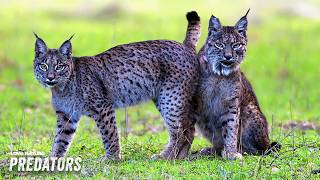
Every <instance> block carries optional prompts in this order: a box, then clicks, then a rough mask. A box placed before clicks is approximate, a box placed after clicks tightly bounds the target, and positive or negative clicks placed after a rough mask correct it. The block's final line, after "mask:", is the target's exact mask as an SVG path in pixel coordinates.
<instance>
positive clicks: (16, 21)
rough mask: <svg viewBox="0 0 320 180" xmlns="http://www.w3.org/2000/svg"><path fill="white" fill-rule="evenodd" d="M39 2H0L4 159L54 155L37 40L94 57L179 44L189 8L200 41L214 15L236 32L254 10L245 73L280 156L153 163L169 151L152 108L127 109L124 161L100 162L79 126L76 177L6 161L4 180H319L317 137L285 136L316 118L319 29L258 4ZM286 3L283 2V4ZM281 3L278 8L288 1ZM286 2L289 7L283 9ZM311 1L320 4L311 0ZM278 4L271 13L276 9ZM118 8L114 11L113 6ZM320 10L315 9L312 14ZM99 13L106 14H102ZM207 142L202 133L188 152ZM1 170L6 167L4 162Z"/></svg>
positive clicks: (89, 124)
mask: <svg viewBox="0 0 320 180" xmlns="http://www.w3.org/2000/svg"><path fill="white" fill-rule="evenodd" d="M63 2H64V1H61V0H60V1H57V2H55V3H52V4H49V5H46V4H45V3H43V2H42V1H39V0H38V1H32V3H31V1H20V2H18V1H12V2H10V3H9V2H0V17H1V19H0V128H1V129H0V160H5V159H8V158H9V156H8V155H7V153H8V152H10V151H18V150H21V151H43V152H45V153H47V154H48V153H49V151H50V149H51V143H52V140H53V137H54V132H55V122H56V120H55V115H54V112H53V109H52V107H51V103H50V97H51V95H50V92H48V91H47V90H45V89H43V88H42V87H41V86H40V85H39V84H38V83H37V82H36V80H35V78H34V76H33V69H32V66H33V65H32V60H33V56H34V41H35V38H34V36H33V35H32V31H35V32H37V33H38V34H39V35H40V36H41V37H42V38H43V39H44V40H45V41H46V42H47V44H48V46H49V47H52V48H54V47H55V48H57V47H58V46H59V45H60V44H61V43H62V42H63V41H64V40H65V39H67V38H68V37H69V36H70V35H72V34H73V33H75V37H74V39H73V40H72V43H73V49H74V55H76V56H84V55H94V54H97V53H99V52H101V51H104V50H106V49H108V48H111V47H112V46H115V45H118V44H123V43H129V42H135V41H142V40H148V39H172V40H177V41H182V40H183V38H184V34H185V29H186V20H185V17H184V14H185V13H186V12H187V11H189V10H192V9H195V10H197V11H198V12H199V14H200V16H201V20H202V37H201V41H200V43H199V46H198V49H199V48H200V47H201V45H202V44H203V42H204V40H205V38H206V35H207V22H208V18H209V17H210V15H211V14H212V13H214V14H215V15H216V16H218V17H220V20H221V21H222V23H223V24H234V23H235V22H236V21H237V20H238V18H240V17H241V16H242V15H243V14H244V13H245V12H246V9H247V8H248V7H250V8H251V12H250V15H249V16H250V18H249V32H248V33H249V34H248V36H249V40H250V41H249V47H248V53H247V58H246V60H245V62H244V64H243V65H242V69H243V71H244V72H245V74H246V75H247V77H248V78H249V80H250V81H251V82H252V84H253V86H254V89H255V91H256V94H257V97H258V99H259V102H260V104H261V107H262V110H263V112H264V113H265V115H266V117H267V119H268V121H269V125H270V126H271V132H270V136H271V139H272V140H273V141H279V142H280V143H281V144H282V145H283V148H282V149H281V151H280V152H279V153H278V154H273V155H270V156H266V157H259V156H245V157H244V159H243V161H239V160H238V161H226V160H223V159H221V158H218V157H210V158H207V157H202V158H199V159H194V158H192V157H190V158H188V159H186V160H177V161H154V160H151V158H150V157H151V156H152V155H153V154H155V153H158V152H160V151H161V149H163V147H164V146H165V144H166V142H167V139H168V135H167V132H166V130H165V129H164V128H163V122H162V120H161V118H160V115H159V113H158V112H157V110H156V108H155V107H154V105H153V104H152V103H146V104H143V105H139V106H136V107H130V108H128V119H129V125H127V126H128V129H129V135H128V138H125V136H124V129H125V123H124V119H125V111H124V110H118V111H117V123H118V128H119V130H120V133H121V147H122V156H123V160H122V161H121V162H119V163H112V162H109V163H101V162H100V160H99V159H100V158H101V157H102V156H103V155H104V150H103V146H102V142H101V140H100V137H99V134H98V131H97V129H96V127H95V124H94V122H93V121H92V120H90V119H89V118H85V117H84V118H82V120H81V122H80V125H79V128H78V130H77V134H76V136H75V138H74V140H73V143H72V145H71V148H70V150H69V153H68V156H81V157H82V158H83V163H82V166H83V168H82V170H81V172H77V173H75V172H74V173H61V172H54V173H40V174H36V173H24V174H19V173H18V172H16V171H13V172H8V167H7V164H6V163H0V168H1V169H0V177H11V178H19V177H20V176H31V177H33V176H42V177H47V178H54V177H58V178H63V177H65V176H68V177H71V178H77V177H81V178H91V177H92V178H95V179H99V178H102V177H104V178H112V177H114V178H118V177H122V178H130V179H131V178H138V177H140V178H152V179H158V178H188V179H194V178H196V179H200V178H205V179H209V178H214V179H226V178H232V179H245V178H249V179H254V178H259V179H260V178H261V179H271V178H274V179H276V178H281V179H296V178H297V179H300V178H302V179H308V178H310V179H317V178H320V177H319V174H318V175H314V174H312V171H313V170H316V169H320V152H319V148H320V143H319V142H320V141H319V140H320V138H319V132H318V131H316V130H308V131H302V130H299V129H293V130H292V131H290V130H287V129H284V128H282V125H283V124H286V123H288V122H289V121H309V122H313V123H317V122H318V121H319V119H320V110H319V109H320V103H319V102H320V91H319V89H320V83H319V82H318V80H319V74H320V69H319V58H320V56H319V47H320V41H319V36H320V23H319V20H312V19H307V18H303V17H298V16H296V15H294V14H292V13H287V12H286V11H280V10H279V9H280V8H279V7H280V4H281V3H277V1H275V2H273V3H270V4H271V5H266V6H265V7H264V8H263V7H261V5H258V4H256V3H254V2H252V1H246V2H245V3H240V2H234V1H225V2H224V3H221V2H220V3H219V2H211V1H204V0H203V1H197V3H185V2H184V1H174V2H172V1H169V0H165V1H146V0H141V1H136V2H134V3H133V2H131V1H122V3H119V4H117V3H115V2H113V3H112V2H109V3H107V5H106V4H105V3H103V2H102V1H93V2H92V3H91V4H89V3H86V1H74V0H73V1H68V3H67V4H63ZM283 2H285V1H283ZM283 2H282V3H283ZM287 3H288V2H287ZM310 3H314V4H313V5H314V6H316V5H319V2H317V1H315V0H313V1H310ZM272 5H273V6H272ZM108 7H112V8H108ZM316 7H318V8H319V6H316ZM98 12H100V13H98ZM209 145H210V144H209V143H208V142H207V141H206V140H205V139H203V138H202V137H201V136H200V135H198V136H197V137H196V138H195V141H194V143H193V145H192V151H198V150H200V149H201V148H202V147H205V146H209ZM2 162H4V161H2Z"/></svg>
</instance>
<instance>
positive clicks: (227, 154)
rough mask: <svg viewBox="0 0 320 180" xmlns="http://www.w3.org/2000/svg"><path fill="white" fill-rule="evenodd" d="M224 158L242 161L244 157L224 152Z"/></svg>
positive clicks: (236, 153)
mask: <svg viewBox="0 0 320 180" xmlns="http://www.w3.org/2000/svg"><path fill="white" fill-rule="evenodd" d="M222 158H224V159H228V160H236V159H240V160H241V159H242V155H241V154H240V153H238V152H226V151H223V152H222Z"/></svg>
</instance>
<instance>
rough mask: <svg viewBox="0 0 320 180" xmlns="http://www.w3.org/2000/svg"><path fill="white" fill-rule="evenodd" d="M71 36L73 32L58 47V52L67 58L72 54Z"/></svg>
mask: <svg viewBox="0 0 320 180" xmlns="http://www.w3.org/2000/svg"><path fill="white" fill-rule="evenodd" d="M73 36H74V34H73V35H72V36H71V37H70V38H69V39H68V40H66V41H65V42H64V43H63V44H62V45H61V46H60V48H59V52H60V53H61V54H62V55H63V56H65V57H66V58H68V59H70V58H71V55H72V44H71V39H72V38H73Z"/></svg>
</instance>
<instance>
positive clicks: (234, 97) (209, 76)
mask: <svg viewBox="0 0 320 180" xmlns="http://www.w3.org/2000/svg"><path fill="white" fill-rule="evenodd" d="M248 12H249V11H248ZM248 12H247V14H248ZM247 14H246V15H245V16H244V17H242V18H241V19H240V20H239V21H238V22H237V23H236V25H235V26H222V25H221V24H220V21H219V19H218V18H216V17H214V16H212V17H211V19H210V21H209V35H208V37H207V40H206V43H205V45H204V46H203V47H202V49H201V50H200V52H199V55H198V57H199V60H200V63H201V67H202V68H201V69H202V70H201V75H200V83H199V89H198V93H197V95H198V97H197V98H196V100H197V104H198V108H199V109H198V110H199V111H198V113H199V114H200V116H199V119H198V120H197V125H198V127H199V128H200V130H201V131H202V134H203V135H204V136H205V137H206V138H207V139H209V141H210V142H211V143H213V145H214V147H211V148H205V149H202V150H201V152H200V153H201V154H220V155H222V156H223V157H225V158H228V159H235V158H241V157H242V155H241V154H240V153H242V152H247V153H249V154H257V153H260V154H261V153H264V152H265V151H266V150H267V149H268V148H269V147H270V141H269V135H268V124H267V121H266V118H265V116H264V115H263V113H262V112H261V110H260V107H259V104H258V101H257V98H256V96H255V93H254V91H253V89H252V87H251V85H250V82H249V81H248V80H247V78H246V77H245V75H244V74H243V73H242V72H241V70H240V68H239V67H240V64H241V62H242V61H243V59H244V56H245V52H246V46H247V36H246V31H247V24H248V22H247Z"/></svg>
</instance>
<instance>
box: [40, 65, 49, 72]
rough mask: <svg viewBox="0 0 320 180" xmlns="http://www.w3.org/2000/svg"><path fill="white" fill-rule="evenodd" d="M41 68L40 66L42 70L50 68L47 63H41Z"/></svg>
mask: <svg viewBox="0 0 320 180" xmlns="http://www.w3.org/2000/svg"><path fill="white" fill-rule="evenodd" d="M39 68H40V69H41V70H42V71H47V70H48V65H47V64H45V63H41V64H39Z"/></svg>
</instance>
